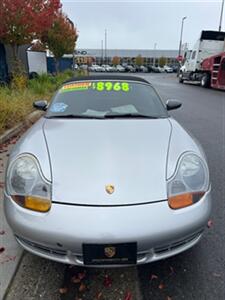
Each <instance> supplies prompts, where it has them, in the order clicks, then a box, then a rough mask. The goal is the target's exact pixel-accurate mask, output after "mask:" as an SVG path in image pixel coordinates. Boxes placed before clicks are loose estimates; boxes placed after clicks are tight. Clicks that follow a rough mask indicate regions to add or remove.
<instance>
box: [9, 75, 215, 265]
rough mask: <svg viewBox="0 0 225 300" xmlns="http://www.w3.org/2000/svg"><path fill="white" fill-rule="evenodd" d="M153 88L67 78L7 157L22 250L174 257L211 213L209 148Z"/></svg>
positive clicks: (104, 257)
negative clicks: (36, 120) (39, 117)
mask: <svg viewBox="0 0 225 300" xmlns="http://www.w3.org/2000/svg"><path fill="white" fill-rule="evenodd" d="M180 106H181V103H180V102H178V101H176V100H173V99H171V100H168V101H167V102H166V104H164V103H163V102H162V100H161V99H160V97H159V95H158V94H157V92H156V91H155V89H154V87H153V86H152V85H151V84H150V83H149V82H148V81H146V80H145V79H143V78H139V77H135V76H122V75H111V76H110V75H108V76H107V75H100V76H89V77H83V78H75V79H71V80H70V81H67V82H65V83H64V84H63V85H62V86H61V87H60V88H59V90H58V91H57V93H56V94H55V96H54V97H53V99H52V100H51V102H50V103H49V104H48V103H47V101H44V100H39V101H36V102H34V107H35V108H37V109H41V110H43V111H45V113H44V115H43V117H42V118H41V119H40V120H39V121H38V122H37V123H36V124H35V125H33V127H31V129H29V130H28V132H27V133H26V134H25V135H24V136H23V137H22V138H21V139H20V141H19V142H18V143H17V144H16V145H15V147H14V149H13V151H12V152H11V154H10V157H9V161H8V166H7V175H6V188H5V191H4V198H5V199H4V207H5V215H6V218H7V220H8V223H9V225H10V226H11V228H12V230H13V232H14V235H15V238H16V240H17V241H18V243H19V244H20V245H21V246H22V247H23V248H24V249H26V250H28V251H30V252H32V253H34V254H36V255H40V256H42V257H45V258H48V259H52V260H55V261H58V262H62V263H68V264H74V265H80V266H92V267H93V266H95V267H96V266H98V267H101V266H103V267H106V266H107V267H109V266H114V267H115V266H127V265H135V264H143V263H149V262H153V261H156V260H160V259H165V258H167V257H170V256H172V255H176V254H178V253H180V252H182V251H185V250H187V249H189V248H190V247H192V246H194V245H195V244H196V243H197V242H198V241H199V240H200V238H201V236H202V234H203V231H204V229H205V227H206V224H207V221H208V218H209V215H210V211H211V196H210V181H209V171H208V166H207V161H206V157H205V154H204V152H203V150H202V148H201V147H200V145H199V144H198V142H197V141H196V140H195V139H194V138H193V137H192V136H191V135H190V134H189V133H187V132H186V131H185V130H184V129H183V128H182V127H181V125H179V124H178V122H177V121H176V120H175V119H173V118H172V117H171V116H170V115H169V113H168V111H170V110H172V109H176V108H179V107H180Z"/></svg>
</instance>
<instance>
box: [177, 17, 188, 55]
mask: <svg viewBox="0 0 225 300" xmlns="http://www.w3.org/2000/svg"><path fill="white" fill-rule="evenodd" d="M185 19H187V17H183V18H182V22H181V32H180V44H179V53H178V56H180V55H181V47H182V37H183V29H184V20H185Z"/></svg>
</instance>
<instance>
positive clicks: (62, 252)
mask: <svg viewBox="0 0 225 300" xmlns="http://www.w3.org/2000/svg"><path fill="white" fill-rule="evenodd" d="M16 238H17V239H18V240H19V241H21V242H22V243H23V244H25V245H27V246H30V247H32V248H35V249H37V250H40V251H42V252H45V253H48V254H53V255H59V256H64V255H66V254H67V252H66V250H60V249H54V248H49V247H46V246H43V245H40V244H36V243H33V242H31V241H28V240H25V239H23V238H21V237H18V236H16Z"/></svg>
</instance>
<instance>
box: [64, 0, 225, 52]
mask: <svg viewBox="0 0 225 300" xmlns="http://www.w3.org/2000/svg"><path fill="white" fill-rule="evenodd" d="M62 4H63V11H64V12H65V13H66V14H67V15H68V17H69V18H70V19H71V20H72V21H73V22H74V24H75V25H76V27H77V29H78V31H79V39H78V42H77V48H82V49H88V48H94V49H99V48H101V41H102V40H104V38H105V29H107V48H108V49H153V48H154V45H155V44H156V48H157V49H171V50H175V49H178V47H179V40H180V31H181V20H182V18H183V17H184V16H186V17H187V19H186V20H185V21H184V31H183V43H188V46H189V48H191V46H193V44H194V42H195V41H196V40H197V39H198V37H199V36H200V32H201V30H218V27H219V20H220V13H221V6H222V0H211V1H207V0H185V1H183V0H173V1H171V0H163V1H151V0H146V1H132V0H130V1H126V0H123V1H119V0H115V1H109V0H105V1H103V0H102V1H100V0H99V1H94V0H89V1H86V0H83V1H81V0H80V1H76V0H62ZM222 30H223V31H225V7H224V13H223V23H222Z"/></svg>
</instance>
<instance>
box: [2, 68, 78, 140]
mask: <svg viewBox="0 0 225 300" xmlns="http://www.w3.org/2000/svg"><path fill="white" fill-rule="evenodd" d="M22 76H23V75H22ZM22 76H21V75H18V78H17V77H16V76H14V79H13V82H12V83H11V86H10V87H0V134H2V133H3V132H4V131H5V130H7V129H9V128H12V127H13V126H15V125H16V124H17V123H19V122H21V121H23V120H24V119H25V118H26V116H27V115H28V114H29V113H30V112H31V111H32V110H33V106H32V103H33V101H35V100H37V99H40V98H44V99H46V100H50V98H51V96H52V95H53V93H54V92H55V91H56V90H57V89H58V87H59V86H60V85H61V84H62V83H63V82H64V81H65V80H67V79H69V78H71V77H72V76H74V73H73V72H72V71H70V70H69V71H66V72H64V73H60V74H59V75H57V76H55V77H54V76H52V75H47V74H43V75H40V76H38V77H37V78H35V79H32V80H30V81H28V83H26V80H24V78H22ZM26 86H27V88H26Z"/></svg>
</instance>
